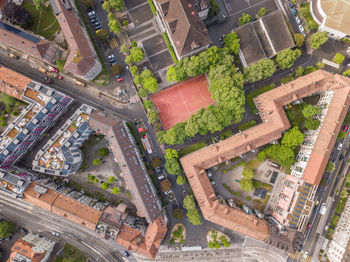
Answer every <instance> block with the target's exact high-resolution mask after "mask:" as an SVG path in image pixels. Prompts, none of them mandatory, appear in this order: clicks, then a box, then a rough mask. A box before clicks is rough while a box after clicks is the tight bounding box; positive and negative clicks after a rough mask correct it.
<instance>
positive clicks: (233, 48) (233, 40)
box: [224, 32, 240, 55]
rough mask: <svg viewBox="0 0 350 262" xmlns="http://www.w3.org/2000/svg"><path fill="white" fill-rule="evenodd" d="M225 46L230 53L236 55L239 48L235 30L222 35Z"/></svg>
mask: <svg viewBox="0 0 350 262" xmlns="http://www.w3.org/2000/svg"><path fill="white" fill-rule="evenodd" d="M224 43H225V46H226V47H227V48H228V49H229V50H230V53H231V54H234V55H237V54H238V50H239V47H240V46H239V38H238V36H237V33H236V32H232V33H228V34H227V35H226V36H225V37H224Z"/></svg>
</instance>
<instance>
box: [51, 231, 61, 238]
mask: <svg viewBox="0 0 350 262" xmlns="http://www.w3.org/2000/svg"><path fill="white" fill-rule="evenodd" d="M51 234H52V235H54V236H56V237H58V236H59V235H60V233H58V232H56V231H52V232H51Z"/></svg>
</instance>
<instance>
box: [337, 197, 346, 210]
mask: <svg viewBox="0 0 350 262" xmlns="http://www.w3.org/2000/svg"><path fill="white" fill-rule="evenodd" d="M345 202H346V198H345V199H342V198H341V199H340V200H339V202H338V205H337V207H336V208H335V212H337V213H342V212H343V211H344V208H345Z"/></svg>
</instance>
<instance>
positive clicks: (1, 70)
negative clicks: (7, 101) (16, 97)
mask: <svg viewBox="0 0 350 262" xmlns="http://www.w3.org/2000/svg"><path fill="white" fill-rule="evenodd" d="M0 81H2V82H4V83H6V84H8V85H10V86H11V87H13V88H14V89H16V90H17V91H18V92H20V94H21V95H22V94H23V92H24V90H25V88H26V86H27V85H28V84H29V83H30V82H32V79H30V78H28V77H25V76H24V75H22V74H20V73H17V72H15V71H13V70H11V69H9V68H7V67H4V66H0ZM9 95H10V94H9Z"/></svg>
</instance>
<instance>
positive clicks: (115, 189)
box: [112, 186, 120, 195]
mask: <svg viewBox="0 0 350 262" xmlns="http://www.w3.org/2000/svg"><path fill="white" fill-rule="evenodd" d="M119 192H120V188H119V187H117V186H115V187H113V189H112V194H114V195H118V194H119Z"/></svg>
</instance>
